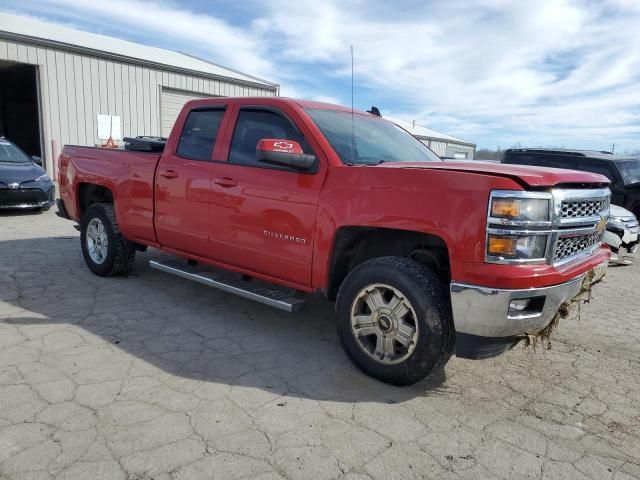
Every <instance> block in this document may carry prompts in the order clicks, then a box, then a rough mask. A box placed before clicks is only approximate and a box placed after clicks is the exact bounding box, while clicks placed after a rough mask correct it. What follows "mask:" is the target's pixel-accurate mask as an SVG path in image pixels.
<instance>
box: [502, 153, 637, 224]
mask: <svg viewBox="0 0 640 480" xmlns="http://www.w3.org/2000/svg"><path fill="white" fill-rule="evenodd" d="M502 163H512V164H517V165H539V166H541V167H554V168H568V169H570V170H582V171H585V172H593V173H600V174H602V175H604V176H605V177H607V178H608V179H609V180H611V184H610V185H609V188H610V189H611V203H613V204H614V205H620V206H621V207H623V208H626V209H627V210H630V211H632V212H633V213H634V214H635V216H636V217H637V218H640V158H634V157H623V156H620V155H614V154H613V153H611V152H598V151H593V150H550V149H542V148H511V149H509V150H507V151H506V152H504V156H503V157H502Z"/></svg>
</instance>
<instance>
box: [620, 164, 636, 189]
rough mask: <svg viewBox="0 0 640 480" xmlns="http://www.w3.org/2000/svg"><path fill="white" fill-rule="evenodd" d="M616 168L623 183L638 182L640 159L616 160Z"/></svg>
mask: <svg viewBox="0 0 640 480" xmlns="http://www.w3.org/2000/svg"><path fill="white" fill-rule="evenodd" d="M618 168H619V169H620V173H621V174H622V178H623V179H624V184H625V185H631V184H632V183H640V159H636V160H624V161H621V162H618Z"/></svg>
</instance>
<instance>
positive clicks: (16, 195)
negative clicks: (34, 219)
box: [0, 184, 55, 210]
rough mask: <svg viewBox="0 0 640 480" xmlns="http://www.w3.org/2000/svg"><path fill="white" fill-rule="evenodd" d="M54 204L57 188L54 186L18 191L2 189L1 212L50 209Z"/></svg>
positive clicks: (20, 189)
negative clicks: (23, 209)
mask: <svg viewBox="0 0 640 480" xmlns="http://www.w3.org/2000/svg"><path fill="white" fill-rule="evenodd" d="M36 185H37V184H36ZM54 204H55V187H54V186H53V184H45V185H43V186H42V187H40V186H34V187H20V188H16V189H10V188H0V210H8V209H14V208H16V209H22V208H49V207H51V206H52V205H54Z"/></svg>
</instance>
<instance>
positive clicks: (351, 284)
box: [336, 257, 455, 385]
mask: <svg viewBox="0 0 640 480" xmlns="http://www.w3.org/2000/svg"><path fill="white" fill-rule="evenodd" d="M374 284H386V285H389V286H391V287H393V288H395V289H397V290H398V291H399V292H401V293H402V295H404V296H405V297H406V299H407V300H408V301H409V302H410V304H411V306H412V307H413V309H414V311H415V315H416V319H415V321H416V322H417V339H416V341H415V347H414V349H413V351H412V352H411V353H410V355H409V357H408V358H406V359H404V360H403V361H401V363H397V364H393V365H387V364H383V363H380V362H378V361H376V360H374V359H373V358H372V357H371V356H370V355H369V354H367V353H366V352H365V351H364V350H363V348H362V347H361V346H360V344H359V343H358V341H357V340H356V337H355V334H354V333H353V331H352V328H351V308H352V305H353V303H354V301H355V300H356V296H357V295H358V293H359V292H361V291H362V289H364V288H365V287H367V286H370V285H374ZM336 323H337V330H338V336H339V337H340V343H341V344H342V347H343V348H344V350H345V352H346V353H347V355H348V356H349V358H350V359H351V360H352V361H353V363H354V364H355V365H356V366H358V367H359V368H360V369H361V370H362V371H363V372H364V373H366V374H367V375H369V376H371V377H374V378H377V379H378V380H381V381H383V382H386V383H390V384H392V385H411V384H413V383H416V382H418V381H420V380H423V379H425V378H428V377H430V376H432V375H434V374H436V373H437V372H438V371H439V370H440V369H441V368H443V367H444V365H445V364H446V363H447V362H448V361H449V358H451V355H452V353H453V351H454V347H455V329H454V326H453V319H452V314H451V304H450V300H449V293H448V291H447V289H446V287H445V286H444V285H443V283H442V281H441V280H440V279H439V278H438V277H437V275H436V274H435V273H434V272H433V271H432V270H431V269H429V268H428V267H426V266H424V265H422V264H420V263H418V262H416V261H414V260H411V259H409V258H404V257H380V258H375V259H372V260H368V261H366V262H364V263H362V264H360V265H358V266H357V267H356V268H355V269H353V270H352V271H351V272H350V273H349V275H347V277H346V278H345V280H344V282H343V283H342V285H341V286H340V290H339V292H338V299H337V302H336Z"/></svg>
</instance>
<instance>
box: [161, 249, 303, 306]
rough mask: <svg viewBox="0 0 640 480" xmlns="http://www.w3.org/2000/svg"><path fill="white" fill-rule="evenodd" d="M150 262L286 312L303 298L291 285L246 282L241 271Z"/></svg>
mask: <svg viewBox="0 0 640 480" xmlns="http://www.w3.org/2000/svg"><path fill="white" fill-rule="evenodd" d="M149 266H150V267H151V268H155V269H157V270H161V271H163V272H166V273H171V274H173V275H177V276H178V277H182V278H186V279H187V280H192V281H194V282H198V283H201V284H203V285H207V286H209V287H214V288H217V289H220V290H223V291H225V292H227V293H234V294H236V295H239V296H241V297H244V298H248V299H249V300H255V301H256V302H260V303H264V304H265V305H269V306H271V307H275V308H278V309H280V310H284V311H285V312H297V311H298V310H300V309H301V308H302V307H303V306H304V304H305V301H304V299H302V298H298V297H296V296H294V294H292V293H291V290H290V289H286V288H284V287H278V286H274V285H271V284H268V283H266V282H262V281H260V280H252V281H250V282H247V281H246V280H242V278H241V276H240V275H237V274H233V273H231V272H227V271H224V270H214V269H210V268H207V269H204V268H202V267H199V266H196V265H188V264H187V263H186V262H180V261H177V260H166V261H164V260H163V261H157V260H150V261H149Z"/></svg>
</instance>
